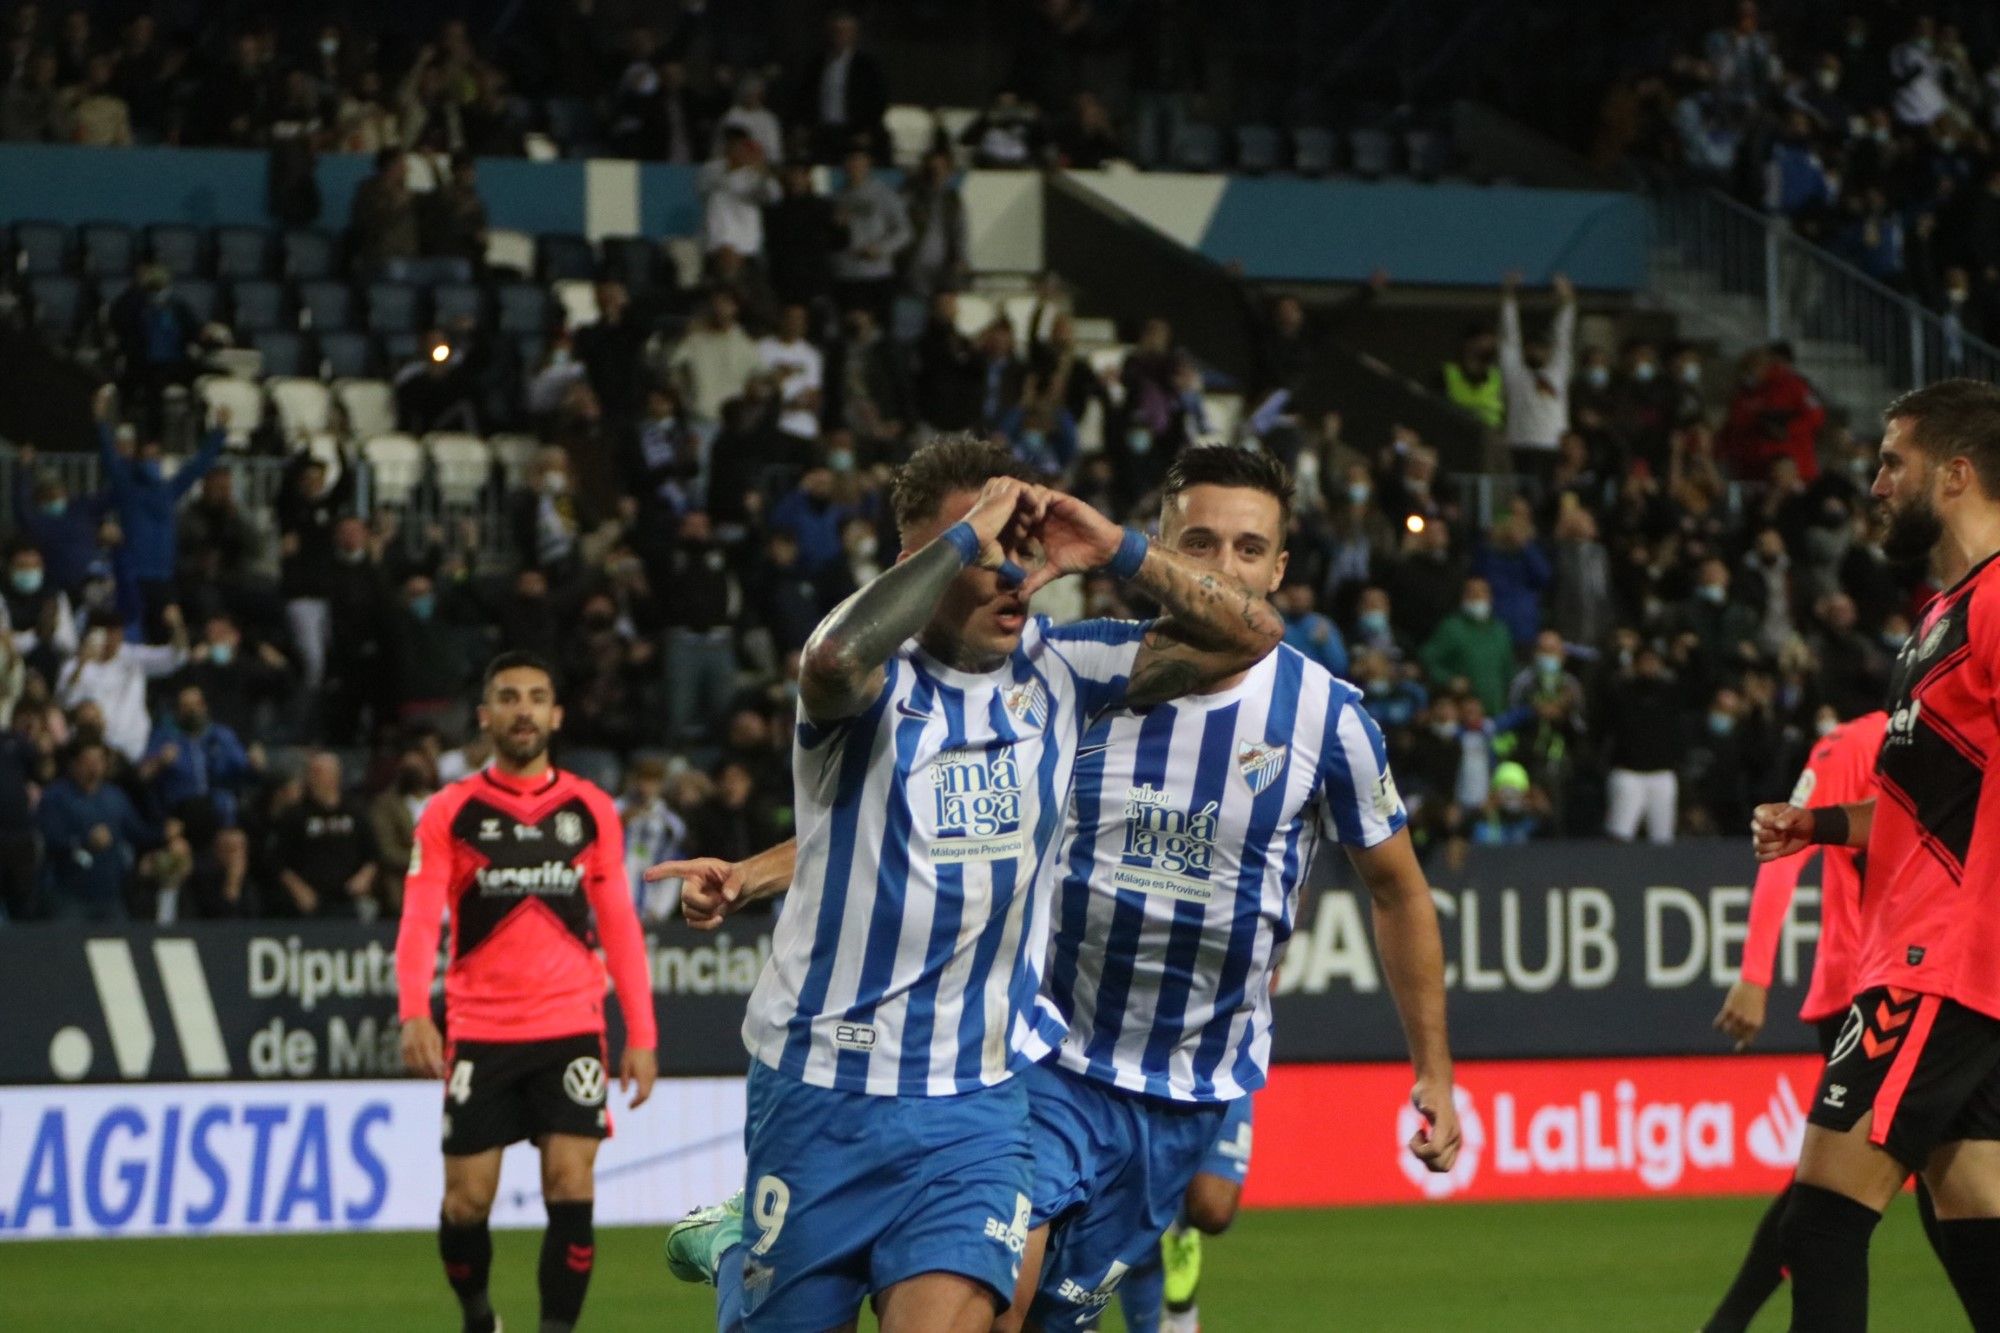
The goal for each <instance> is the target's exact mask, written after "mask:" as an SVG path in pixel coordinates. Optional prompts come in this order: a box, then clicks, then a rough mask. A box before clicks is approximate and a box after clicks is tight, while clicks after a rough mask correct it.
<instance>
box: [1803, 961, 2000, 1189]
mask: <svg viewBox="0 0 2000 1333" xmlns="http://www.w3.org/2000/svg"><path fill="white" fill-rule="evenodd" d="M1868 1111H1873V1112H1874V1113H1875V1119H1874V1122H1873V1124H1872V1126H1871V1127H1870V1129H1869V1133H1868V1138H1869V1141H1870V1142H1872V1143H1875V1144H1878V1145H1880V1146H1881V1147H1883V1148H1885V1149H1887V1150H1888V1151H1889V1153H1890V1155H1892V1156H1893V1157H1895V1159H1896V1160H1897V1161H1899V1162H1901V1163H1902V1164H1903V1165H1904V1166H1906V1167H1908V1168H1909V1169H1910V1170H1912V1171H1921V1170H1922V1169H1923V1167H1924V1164H1925V1163H1926V1162H1927V1161H1929V1160H1930V1155H1931V1152H1932V1151H1933V1150H1934V1149H1936V1148H1937V1147H1938V1146H1939V1145H1940V1144H1945V1143H1956V1142H1958V1141H1959V1140H1961V1139H2000V1019H1993V1018H1988V1017H1987V1016H1986V1015H1985V1014H1982V1013H1979V1012H1977V1011H1975V1010H1972V1009H1968V1008H1966V1007H1965V1006H1964V1005H1962V1004H1960V1003H1959V1002H1958V1001H1956V1000H1948V999H1945V998H1944V997H1943V996H1939V995H1926V994H1924V993H1922V992H1921V991H1907V990H1901V989H1898V988H1895V987H1889V986H1876V987H1873V988H1871V989H1869V990H1865V991H1863V992H1861V994H1859V995H1857V996H1855V997H1854V1003H1853V1005H1852V1006H1850V1007H1849V1009H1848V1011H1847V1017H1846V1020H1845V1021H1844V1022H1843V1023H1842V1024H1841V1026H1840V1036H1839V1037H1838V1039H1836V1041H1835V1042H1834V1047H1833V1052H1832V1053H1831V1054H1830V1055H1828V1056H1827V1061H1826V1069H1825V1071H1824V1072H1823V1073H1821V1075H1820V1080H1819V1087H1818V1089H1817V1090H1816V1091H1815V1092H1814V1093H1813V1104H1812V1110H1811V1111H1810V1112H1809V1113H1807V1115H1806V1119H1807V1121H1808V1122H1809V1123H1811V1124H1815V1125H1818V1126H1820V1127H1821V1128H1823V1129H1830V1130H1832V1131H1834V1132H1835V1133H1836V1134H1845V1133H1846V1132H1847V1131H1849V1130H1851V1129H1853V1128H1854V1125H1855V1122H1856V1121H1858V1120H1860V1119H1861V1117H1862V1115H1863V1114H1864V1113H1866V1112H1868Z"/></svg>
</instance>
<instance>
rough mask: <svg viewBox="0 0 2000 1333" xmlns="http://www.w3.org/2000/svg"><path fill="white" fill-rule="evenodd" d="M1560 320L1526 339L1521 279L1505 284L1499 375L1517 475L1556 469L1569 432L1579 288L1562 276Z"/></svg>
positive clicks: (1554, 282)
mask: <svg viewBox="0 0 2000 1333" xmlns="http://www.w3.org/2000/svg"><path fill="white" fill-rule="evenodd" d="M1550 283H1551V286H1552V287H1553V288H1554V290H1555V295H1556V315H1555V321H1554V323H1553V324H1551V325H1550V329H1549V332H1548V334H1547V335H1545V336H1542V335H1538V336H1536V337H1535V338H1533V339H1524V338H1523V336H1522V333H1521V308H1520V303H1519V300H1518V298H1517V297H1516V294H1515V293H1516V289H1517V288H1518V286H1519V285H1520V275H1519V274H1518V273H1509V274H1508V275H1507V277H1506V279H1505V281H1504V282H1503V283H1502V285H1501V300H1500V349H1499V364H1500V377H1501V380H1502V382H1503V383H1504V385H1505V387H1506V394H1507V446H1508V448H1509V450H1510V451H1511V452H1512V453H1513V456H1514V468H1515V470H1516V471H1517V472H1519V473H1521V474H1522V475H1524V476H1527V477H1531V478H1545V477H1546V476H1547V475H1548V473H1549V471H1550V470H1551V469H1552V468H1553V467H1554V466H1555V453H1556V445H1557V443H1558V442H1559V441H1560V440H1561V439H1562V436H1563V432H1564V431H1566V430H1568V429H1569V394H1570V373H1571V370H1572V362H1573V358H1574V351H1573V345H1574V341H1575V338H1576V289H1575V288H1573V287H1571V286H1570V282H1569V279H1568V278H1567V277H1565V276H1564V275H1562V274H1560V273H1558V274H1556V275H1555V277H1554V278H1552V279H1551V280H1550Z"/></svg>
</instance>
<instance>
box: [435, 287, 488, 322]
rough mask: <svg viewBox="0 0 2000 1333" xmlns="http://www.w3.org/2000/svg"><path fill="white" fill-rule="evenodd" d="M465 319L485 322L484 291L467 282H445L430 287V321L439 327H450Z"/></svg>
mask: <svg viewBox="0 0 2000 1333" xmlns="http://www.w3.org/2000/svg"><path fill="white" fill-rule="evenodd" d="M467 319H469V320H471V321H472V322H473V323H474V324H475V325H484V324H485V322H486V293H485V292H483V291H481V290H480V289H479V288H478V287H476V286H474V285H473V284H471V283H469V282H453V283H446V284H444V285H443V286H439V287H433V288H431V322H432V323H434V324H436V325H437V326H438V327H439V328H441V329H451V328H456V327H457V326H458V324H459V323H460V321H462V320H467Z"/></svg>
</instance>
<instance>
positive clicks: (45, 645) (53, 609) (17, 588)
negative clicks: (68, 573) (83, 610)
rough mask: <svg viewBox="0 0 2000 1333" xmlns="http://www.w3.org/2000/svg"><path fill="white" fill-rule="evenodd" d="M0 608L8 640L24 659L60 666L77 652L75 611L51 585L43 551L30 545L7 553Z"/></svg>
mask: <svg viewBox="0 0 2000 1333" xmlns="http://www.w3.org/2000/svg"><path fill="white" fill-rule="evenodd" d="M0 610H4V611H5V613H6V614H5V624H6V626H8V627H11V628H9V629H8V630H7V637H8V640H9V643H10V645H11V646H12V648H13V649H14V651H15V652H16V653H18V654H20V655H21V656H22V657H23V658H31V659H33V660H34V661H35V662H36V663H37V665H38V666H40V667H43V668H58V669H59V668H60V667H61V666H62V664H63V663H64V662H67V661H68V660H69V659H70V658H71V657H73V656H74V655H75V654H76V650H77V633H76V614H75V612H74V610H73V609H72V607H71V604H70V599H69V595H68V594H67V593H64V592H61V591H58V590H57V589H55V588H53V587H51V586H50V584H49V579H48V571H47V568H46V566H45V565H44V563H43V561H42V553H41V552H40V551H38V550H36V549H35V548H34V547H33V546H16V547H15V548H14V549H13V551H12V552H10V553H9V555H8V557H7V585H6V587H5V588H0Z"/></svg>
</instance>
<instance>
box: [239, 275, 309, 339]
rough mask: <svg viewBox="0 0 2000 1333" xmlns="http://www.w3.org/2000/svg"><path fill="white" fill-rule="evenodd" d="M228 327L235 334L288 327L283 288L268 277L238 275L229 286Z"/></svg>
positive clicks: (289, 320) (287, 313) (289, 322)
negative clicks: (243, 276) (239, 276)
mask: <svg viewBox="0 0 2000 1333" xmlns="http://www.w3.org/2000/svg"><path fill="white" fill-rule="evenodd" d="M229 311H230V315H229V327H230V328H232V329H234V330H236V332H237V333H239V334H251V333H262V332H264V331H266V330H267V329H289V328H291V327H292V326H293V323H294V321H293V320H292V319H290V318H288V315H289V313H290V312H289V311H287V310H286V308H285V288H284V285H283V284H281V283H276V282H272V281H271V280H270V279H269V278H241V279H238V280H237V281H235V282H233V283H231V284H230V287H229Z"/></svg>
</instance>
